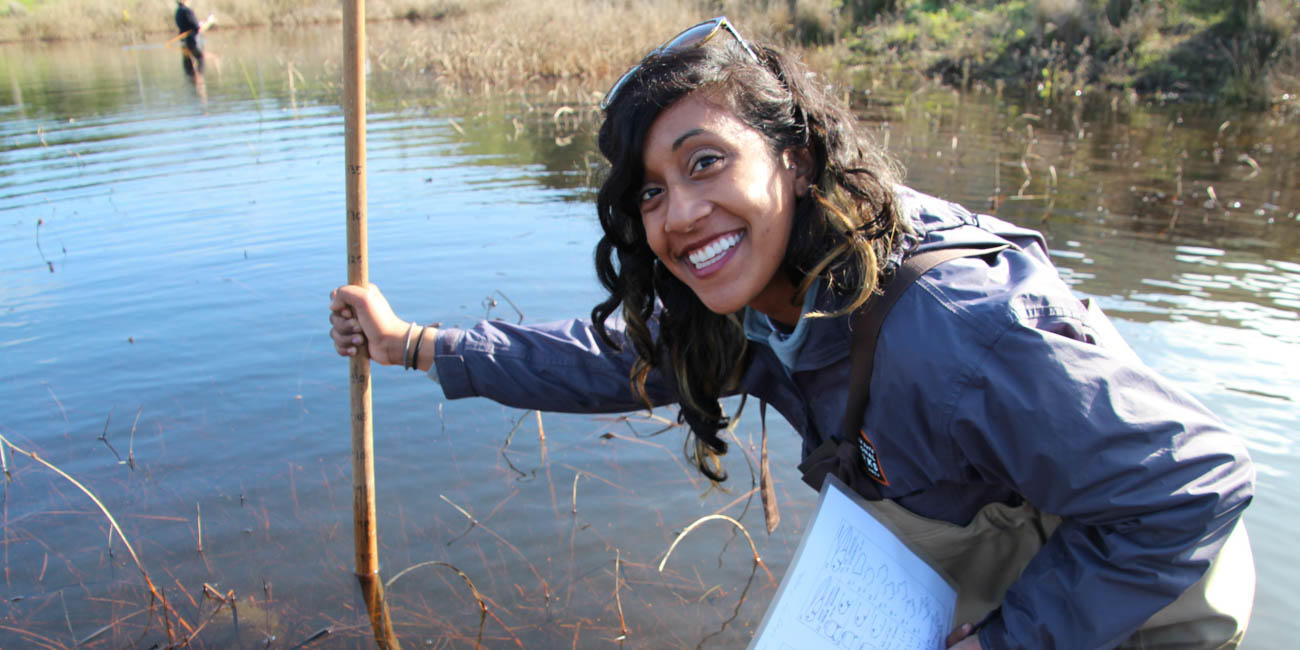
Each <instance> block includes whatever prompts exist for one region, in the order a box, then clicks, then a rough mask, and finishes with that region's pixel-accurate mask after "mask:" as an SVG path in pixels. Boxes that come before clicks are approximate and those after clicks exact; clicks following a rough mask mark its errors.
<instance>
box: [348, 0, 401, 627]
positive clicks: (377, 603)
mask: <svg viewBox="0 0 1300 650" xmlns="http://www.w3.org/2000/svg"><path fill="white" fill-rule="evenodd" d="M365 16H366V5H365V0H344V3H343V122H344V139H345V147H344V158H345V161H346V168H345V173H344V177H345V178H346V184H347V238H348V284H354V285H358V286H363V287H364V286H366V285H367V284H368V283H369V282H370V279H369V272H368V271H367V268H366V265H367V253H366V247H367V245H366V78H365V74H366V67H365V66H366V21H365ZM349 365H350V367H349V384H350V388H351V397H352V535H353V542H354V548H355V551H356V560H357V562H356V573H357V580H358V582H360V584H361V594H362V597H363V598H364V599H365V601H366V612H367V613H368V614H369V615H370V627H371V628H372V629H373V630H374V633H375V641H376V642H377V643H378V644H379V647H380V648H384V649H392V650H398V648H399V647H400V646H399V645H398V643H397V637H396V636H394V634H393V625H392V622H391V621H390V620H389V617H388V605H387V603H386V602H384V583H383V582H382V581H381V580H380V579H379V535H378V533H377V531H376V530H375V461H374V456H373V454H374V420H373V418H372V417H371V413H370V355H369V354H368V350H367V348H366V346H364V345H363V346H359V347H358V348H357V354H356V355H354V356H353V357H352V358H351V360H350V361H349Z"/></svg>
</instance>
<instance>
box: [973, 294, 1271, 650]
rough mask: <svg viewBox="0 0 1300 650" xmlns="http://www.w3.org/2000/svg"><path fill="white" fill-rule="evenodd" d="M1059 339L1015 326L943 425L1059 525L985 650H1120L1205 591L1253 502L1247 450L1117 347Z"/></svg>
mask: <svg viewBox="0 0 1300 650" xmlns="http://www.w3.org/2000/svg"><path fill="white" fill-rule="evenodd" d="M1098 314H1099V312H1098ZM1101 318H1102V319H1103V320H1104V317H1101ZM1105 326H1106V327H1109V323H1108V322H1106V323H1105ZM1064 329H1068V328H1056V329H1055V330H1054V329H1053V328H1051V327H1048V328H1042V327H1041V326H1029V325H1026V324H1023V323H1017V324H1014V325H1012V326H1011V327H1010V328H1009V329H1007V330H1006V331H1005V332H1003V334H1002V335H1001V336H1000V337H998V338H997V340H996V341H995V342H994V343H993V344H992V345H990V346H987V348H986V350H985V352H984V354H983V357H982V358H979V359H976V360H974V363H972V364H971V365H970V366H969V367H968V372H967V375H966V376H965V377H963V378H962V380H961V381H960V384H961V389H960V391H959V394H958V396H957V397H956V403H955V404H953V407H954V408H953V410H952V411H951V413H953V416H952V419H951V429H950V431H951V432H952V435H953V440H954V441H955V442H956V444H957V445H958V446H959V447H960V453H962V454H963V455H964V456H965V457H966V458H967V460H968V462H969V463H971V466H972V469H973V470H974V471H976V472H978V473H980V474H981V475H983V476H984V477H985V478H986V479H987V480H990V481H993V482H997V483H1002V484H1005V485H1009V486H1012V487H1013V488H1014V489H1015V490H1016V491H1017V492H1019V493H1020V494H1021V495H1023V496H1024V498H1025V499H1027V500H1028V501H1029V502H1030V503H1033V504H1034V505H1035V506H1036V507H1038V508H1039V509H1041V510H1043V511H1045V512H1050V513H1053V514H1057V515H1060V516H1061V517H1063V519H1064V521H1063V523H1062V524H1061V526H1060V527H1059V528H1058V529H1057V530H1056V532H1055V533H1054V534H1053V535H1052V536H1051V537H1050V538H1049V540H1048V542H1047V544H1046V546H1044V548H1043V549H1042V550H1041V551H1040V552H1039V553H1038V554H1037V555H1036V556H1035V557H1034V559H1033V560H1032V561H1031V562H1030V564H1029V565H1028V566H1027V567H1026V569H1025V570H1024V572H1023V573H1022V574H1021V576H1020V578H1019V580H1018V581H1017V582H1016V583H1014V584H1013V585H1012V586H1011V588H1010V589H1009V591H1008V592H1007V594H1006V596H1005V598H1004V600H1003V603H1002V608H1001V612H1000V614H999V615H995V616H994V617H993V618H992V619H990V621H989V622H988V624H987V625H986V626H985V627H984V628H982V629H981V630H980V641H981V643H982V644H983V646H984V647H985V648H992V649H997V648H1089V649H1091V648H1109V647H1112V646H1114V645H1115V644H1117V643H1120V642H1121V641H1123V640H1124V639H1126V638H1127V637H1128V636H1130V635H1131V634H1132V633H1133V632H1134V631H1135V630H1136V629H1137V628H1138V627H1140V626H1141V624H1142V623H1143V622H1144V621H1145V620H1146V619H1148V618H1149V617H1150V616H1151V615H1152V614H1154V613H1155V612H1157V611H1158V610H1160V609H1161V608H1162V607H1164V606H1165V605H1167V604H1169V603H1170V602H1172V601H1173V600H1174V599H1176V598H1177V597H1178V595H1179V594H1181V593H1182V592H1183V591H1184V590H1185V589H1187V588H1188V587H1189V586H1191V585H1192V584H1193V583H1194V582H1196V581H1197V580H1198V579H1199V578H1200V577H1201V575H1202V574H1203V573H1204V572H1205V570H1206V569H1207V567H1208V566H1209V563H1210V561H1211V560H1212V559H1213V558H1214V556H1215V555H1216V554H1217V552H1218V550H1219V548H1220V546H1221V545H1222V543H1223V541H1224V540H1225V539H1226V537H1227V535H1228V533H1230V532H1231V531H1232V528H1233V526H1234V525H1235V524H1236V522H1237V519H1238V518H1239V517H1240V515H1241V512H1242V510H1243V509H1244V508H1245V507H1246V505H1247V504H1248V503H1249V502H1250V499H1251V497H1252V495H1253V492H1254V478H1255V475H1254V469H1253V467H1252V465H1251V463H1250V460H1249V457H1248V456H1247V453H1246V450H1245V447H1244V445H1243V444H1242V442H1241V441H1240V440H1239V439H1238V438H1237V436H1235V435H1234V434H1232V433H1230V432H1229V431H1227V430H1226V429H1225V427H1224V425H1223V424H1222V423H1221V422H1220V421H1219V420H1218V419H1216V418H1215V417H1214V416H1213V415H1212V414H1210V413H1209V412H1208V411H1207V410H1206V409H1205V408H1204V407H1203V406H1201V405H1200V404H1199V403H1198V402H1197V401H1196V400H1195V399H1193V398H1192V397H1191V396H1189V395H1187V394H1185V393H1184V392H1182V391H1181V390H1179V389H1178V388H1176V387H1174V386H1172V385H1171V384H1170V383H1169V382H1168V381H1167V380H1164V379H1162V378H1160V377H1159V376H1158V375H1156V374H1155V373H1154V372H1153V371H1152V370H1150V369H1149V368H1147V367H1146V366H1145V365H1143V364H1142V363H1141V362H1140V361H1138V360H1137V359H1136V357H1134V356H1131V351H1129V350H1128V349H1127V347H1126V346H1122V344H1121V346H1122V347H1113V346H1105V345H1097V344H1095V342H1093V341H1091V340H1089V336H1086V335H1079V333H1078V332H1076V331H1062V330H1064ZM1112 331H1113V330H1112Z"/></svg>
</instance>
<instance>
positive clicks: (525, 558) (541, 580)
mask: <svg viewBox="0 0 1300 650" xmlns="http://www.w3.org/2000/svg"><path fill="white" fill-rule="evenodd" d="M438 498H439V499H442V500H443V501H446V502H447V504H448V505H450V506H451V507H453V508H455V509H456V510H457V511H459V512H460V514H462V515H465V518H466V519H469V521H470V528H471V529H472V528H474V526H478V527H479V528H482V529H483V530H484V531H486V532H487V534H489V535H491V536H493V537H495V538H496V539H497V541H499V542H501V543H502V544H505V545H506V548H509V549H510V550H512V551H514V552H515V555H518V556H519V559H521V560H523V561H524V563H525V564H527V565H528V569H529V570H530V571H532V572H533V576H534V577H536V578H537V582H538V583H540V584H541V586H542V591H543V593H544V594H545V596H546V603H547V606H548V607H549V606H550V602H551V588H550V586H549V585H547V584H546V580H545V579H544V578H542V574H541V573H539V572H538V571H537V567H536V566H534V565H533V563H532V562H531V561H529V559H528V556H526V555H524V554H523V552H522V551H520V550H519V547H517V546H515V545H514V544H511V543H510V542H509V541H508V540H507V539H506V538H504V537H502V536H501V535H499V534H497V532H496V531H495V530H492V529H491V528H488V527H487V526H486V525H484V524H483V522H481V521H479V520H477V519H475V518H474V515H471V514H469V513H468V512H466V511H465V509H464V508H462V507H460V506H458V505H456V504H455V503H453V502H452V500H451V499H448V498H447V497H446V496H445V495H442V494H439V495H438ZM468 532H469V530H466V531H465V533H468ZM465 533H461V536H462V537H463V536H464V535H465ZM751 545H752V542H751Z"/></svg>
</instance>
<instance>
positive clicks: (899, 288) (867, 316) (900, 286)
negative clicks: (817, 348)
mask: <svg viewBox="0 0 1300 650" xmlns="http://www.w3.org/2000/svg"><path fill="white" fill-rule="evenodd" d="M1009 246H1010V244H996V245H992V246H988V247H985V248H940V249H937V250H931V251H924V252H921V253H917V254H915V255H912V256H910V257H908V258H907V259H906V260H904V261H903V264H902V265H901V266H900V267H899V268H898V270H897V271H896V272H895V273H894V276H893V277H892V278H890V280H889V282H888V283H887V284H886V285H885V290H884V292H883V293H879V294H876V295H874V296H872V297H871V299H869V300H868V301H867V303H866V304H865V305H863V306H862V307H861V308H859V309H858V310H857V311H856V312H854V313H853V316H852V317H851V323H852V324H853V349H852V351H851V352H850V364H851V369H850V371H849V373H850V374H849V399H848V403H847V404H846V405H845V411H844V431H845V436H847V437H846V438H845V439H846V440H852V439H854V438H855V437H856V436H857V435H858V431H859V430H860V429H862V417H863V415H864V414H865V413H866V410H867V402H868V400H869V398H870V391H871V371H872V368H873V367H874V366H875V362H876V340H877V339H878V338H880V328H881V327H882V326H884V324H885V317H886V316H888V315H889V310H890V309H892V308H893V307H894V303H897V302H898V299H899V298H901V297H902V296H903V292H905V291H907V288H908V287H910V286H912V283H913V282H916V280H917V278H919V277H921V276H922V275H925V272H926V271H929V270H930V269H932V268H934V267H936V266H938V265H940V264H943V263H944V262H947V261H949V260H955V259H957V258H959V257H978V256H981V255H992V254H996V253H997V252H999V251H1001V250H1003V249H1005V248H1008V247H1009Z"/></svg>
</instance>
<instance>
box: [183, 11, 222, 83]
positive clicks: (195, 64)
mask: <svg viewBox="0 0 1300 650" xmlns="http://www.w3.org/2000/svg"><path fill="white" fill-rule="evenodd" d="M216 20H217V18H216V15H215V14H208V18H207V20H205V21H203V22H202V23H200V22H199V19H198V17H196V16H195V15H194V10H193V9H190V7H189V0H176V30H177V32H179V33H178V34H177V38H179V39H181V50H182V51H183V52H184V55H185V58H184V59H183V60H182V64H183V65H184V66H185V74H187V75H189V76H194V75H195V74H196V73H197V74H203V38H202V32H203V30H205V29H207V28H209V27H211V26H212V23H214V22H216Z"/></svg>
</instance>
